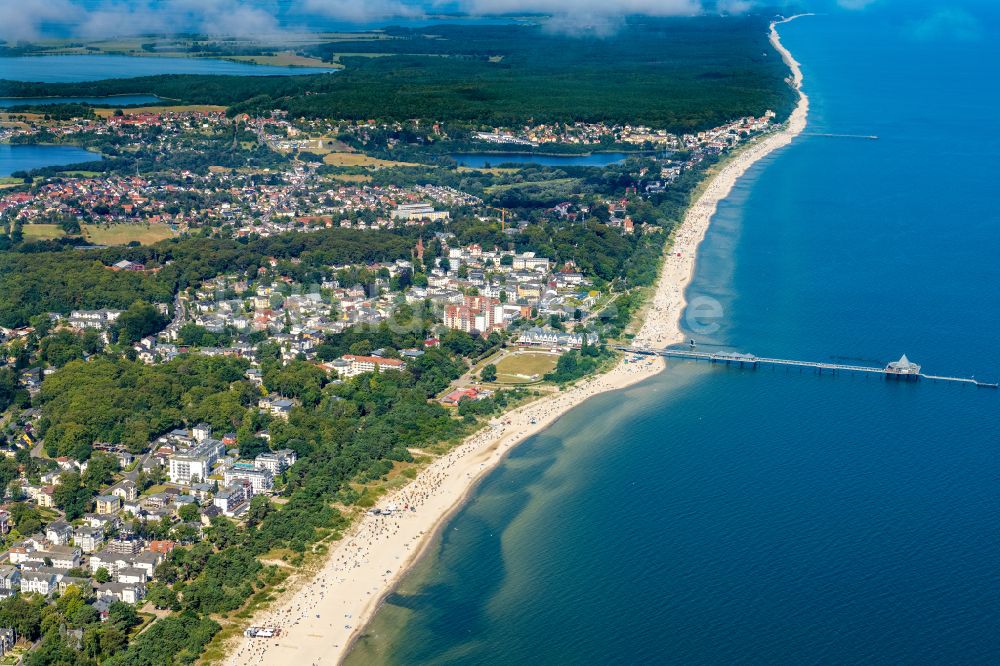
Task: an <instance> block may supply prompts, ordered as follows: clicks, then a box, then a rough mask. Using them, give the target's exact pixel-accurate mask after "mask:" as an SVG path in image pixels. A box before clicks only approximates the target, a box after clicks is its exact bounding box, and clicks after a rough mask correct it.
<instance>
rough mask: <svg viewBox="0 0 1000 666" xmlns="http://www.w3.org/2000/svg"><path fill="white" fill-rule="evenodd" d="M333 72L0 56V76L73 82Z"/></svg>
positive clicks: (217, 62)
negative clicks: (143, 77) (177, 75)
mask: <svg viewBox="0 0 1000 666" xmlns="http://www.w3.org/2000/svg"><path fill="white" fill-rule="evenodd" d="M331 72H336V70H334V69H328V68H322V67H273V66H271V65H254V64H251V63H242V62H233V61H230V60H221V59H218V58H159V57H153V56H148V57H147V56H126V55H53V56H18V57H14V58H0V79H8V80H11V81H42V82H45V83H75V82H79V81H98V80H100V79H126V78H132V77H136V76H155V75H157V74H232V75H237V76H275V75H281V76H287V75H289V74H324V73H331Z"/></svg>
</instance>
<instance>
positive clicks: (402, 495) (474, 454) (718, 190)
mask: <svg viewBox="0 0 1000 666" xmlns="http://www.w3.org/2000/svg"><path fill="white" fill-rule="evenodd" d="M792 18H795V17H792ZM786 20H791V19H786ZM771 42H772V44H773V45H774V47H775V49H776V50H777V51H778V52H779V53H780V54H781V56H782V59H783V60H784V61H785V63H786V64H787V65H788V66H789V68H790V69H791V71H792V76H791V81H792V83H793V85H794V86H795V87H796V89H798V88H799V87H800V85H801V81H802V74H801V71H800V70H799V66H798V63H797V62H796V61H795V59H794V58H792V55H791V54H790V53H789V52H788V50H787V49H785V48H784V47H783V46H782V45H781V42H780V40H779V38H778V33H777V31H776V29H775V27H774V25H772V26H771ZM808 106H809V104H808V98H807V97H806V96H805V95H804V94H802V92H801V90H799V101H798V104H797V106H796V107H795V110H794V111H793V112H792V114H791V115H790V116H789V120H788V122H787V124H786V126H785V128H783V129H782V130H780V131H777V132H774V133H772V134H769V135H767V136H766V137H764V138H763V139H761V140H759V141H757V142H756V143H755V144H753V145H751V146H749V147H747V148H746V149H744V150H743V151H742V152H740V153H739V154H738V155H737V156H735V157H733V158H732V159H730V160H729V161H727V162H726V163H725V166H724V167H723V168H722V169H721V171H719V173H718V174H716V175H715V176H714V177H713V178H712V180H711V181H710V182H709V183H708V185H707V186H706V187H705V189H704V190H703V192H702V193H701V195H700V196H699V197H698V199H697V201H696V202H695V203H694V204H693V205H692V206H691V208H690V209H689V210H688V212H687V214H686V215H685V218H684V220H683V222H682V224H681V225H680V226H679V227H678V229H677V230H676V232H675V234H674V240H673V247H672V249H671V251H670V253H669V255H668V256H667V257H666V258H665V260H664V264H663V268H662V271H661V274H660V279H659V281H658V283H657V287H656V291H655V292H654V294H653V297H652V299H651V301H650V304H649V307H648V311H647V313H646V318H645V321H644V322H643V325H642V327H641V328H640V329H639V332H638V333H637V335H636V338H635V344H636V345H641V346H647V347H665V346H667V345H670V344H674V343H677V342H682V341H683V336H682V334H681V327H680V316H681V313H682V312H683V310H684V306H685V305H686V301H685V297H684V290H685V289H686V288H687V283H688V281H689V280H690V278H691V275H692V274H693V272H694V267H695V258H696V251H697V249H698V245H699V244H700V243H701V241H702V239H703V238H704V236H705V232H706V231H707V230H708V225H709V223H710V222H711V218H712V216H713V215H714V214H715V211H716V208H717V207H718V203H719V201H721V200H722V199H724V198H725V197H726V196H727V195H728V194H729V192H730V191H731V190H732V188H733V185H734V184H735V183H736V181H737V180H738V179H739V178H740V176H742V175H743V174H744V173H746V171H747V169H749V168H750V167H751V166H752V165H753V164H754V163H755V162H757V161H758V160H760V159H762V158H764V157H765V156H767V155H768V154H770V153H771V152H773V151H775V150H777V149H778V148H781V147H783V146H786V145H788V143H790V142H791V140H792V139H793V138H794V137H795V136H796V135H797V134H798V133H800V132H801V131H802V129H803V128H804V127H805V124H806V113H807V111H808ZM664 367H665V366H664V362H663V360H662V359H660V358H655V359H644V360H642V361H641V362H638V363H624V362H623V363H619V364H618V365H617V366H615V367H614V368H613V369H612V370H610V371H608V372H606V373H604V374H602V375H599V376H596V377H593V378H590V379H588V380H585V381H582V382H580V383H578V384H577V385H576V386H574V387H572V388H570V389H568V390H565V391H562V392H559V393H557V394H554V395H552V396H550V397H546V398H543V399H540V400H538V401H536V402H533V403H531V404H528V405H525V406H523V407H521V408H519V409H517V410H514V411H512V412H509V413H507V414H505V415H503V416H502V417H500V418H498V419H496V420H495V421H494V422H493V424H492V425H491V426H490V427H488V428H485V429H483V430H481V431H480V432H478V433H477V434H475V435H473V436H472V437H471V438H469V439H468V440H467V441H465V442H464V443H463V444H461V445H460V446H458V447H456V448H455V449H454V450H452V451H451V452H449V453H448V454H447V455H444V456H442V457H440V458H438V459H437V460H435V461H434V462H433V463H431V464H430V465H429V466H428V467H427V468H426V469H425V470H424V471H423V472H421V473H420V475H419V476H418V477H417V478H416V479H415V480H414V481H413V482H412V483H410V484H409V485H407V486H406V487H405V488H402V489H400V490H398V491H396V492H395V493H392V494H391V495H389V496H387V497H385V498H383V499H382V501H381V502H380V503H379V506H380V507H386V506H388V505H389V504H395V505H396V507H397V508H398V509H400V510H399V511H397V512H396V513H394V514H393V515H392V516H391V517H386V516H372V515H366V516H365V517H364V518H363V519H361V520H360V521H359V522H358V524H357V525H356V526H355V527H354V529H353V531H352V532H351V533H350V534H349V535H347V536H345V538H344V539H343V540H341V541H340V542H338V543H337V544H336V545H335V547H333V548H332V549H331V551H330V554H329V555H328V556H327V561H326V562H325V563H324V565H323V567H322V568H321V570H320V571H319V572H318V573H317V574H316V575H315V577H313V578H312V579H311V580H309V581H308V582H306V583H305V584H304V585H302V586H301V587H300V589H298V590H296V591H295V592H294V593H290V594H288V595H287V596H286V598H284V599H281V600H279V601H277V602H275V603H274V605H273V606H272V608H270V609H268V610H267V611H266V612H263V613H260V614H259V615H258V616H257V617H255V618H254V624H256V625H267V626H278V627H281V630H282V634H281V636H280V638H279V639H277V640H267V639H247V638H243V637H241V638H240V639H239V640H238V641H235V642H234V643H233V644H232V645H230V646H229V649H228V650H227V654H228V657H227V658H226V660H225V661H224V662H223V663H224V664H226V665H227V666H242V665H243V664H264V663H266V664H294V665H295V666H313V665H318V664H337V663H340V662H341V661H342V660H343V658H344V656H345V655H346V654H347V651H348V649H349V648H350V645H351V642H352V641H353V640H354V639H355V638H356V637H357V636H358V635H359V634H360V633H361V631H363V629H364V627H365V625H366V624H367V623H368V622H369V620H371V618H372V616H373V615H374V613H375V611H376V610H377V609H378V606H379V604H380V602H381V600H382V599H383V598H384V597H385V595H386V594H388V593H389V592H390V591H391V590H392V589H393V588H394V587H395V585H396V583H397V582H398V580H399V579H400V577H401V576H402V575H403V574H404V573H405V571H406V570H407V569H408V568H409V566H410V565H411V564H412V563H413V562H414V561H415V560H416V558H417V557H419V555H420V553H421V552H422V551H423V549H424V548H425V547H426V546H427V545H428V544H429V543H430V542H431V540H432V538H433V535H434V533H435V530H436V529H437V528H438V527H439V526H440V525H441V524H442V522H443V521H444V520H445V519H446V518H447V517H448V516H449V515H451V514H452V512H453V511H454V510H455V509H456V508H457V507H459V506H461V504H462V503H463V501H464V500H465V498H466V497H467V495H468V493H469V491H470V490H471V489H472V488H473V487H474V486H475V484H476V483H477V482H478V481H479V480H480V479H481V478H482V477H483V476H484V475H485V474H486V473H488V472H489V471H490V470H492V469H493V468H494V467H496V465H497V464H499V463H500V462H501V461H502V460H503V458H504V456H505V455H506V454H507V453H508V452H509V451H510V450H511V449H512V448H513V447H515V446H516V445H517V444H519V443H520V442H522V441H524V440H525V439H527V438H528V437H530V436H532V435H534V434H536V433H538V432H540V431H541V430H543V429H544V428H546V427H547V426H549V425H550V424H551V423H553V422H554V421H555V420H556V419H558V418H559V417H560V416H562V415H563V414H564V413H566V412H567V411H569V410H570V409H572V408H573V407H575V406H577V405H579V404H580V403H582V402H583V401H585V400H587V399H588V398H590V397H592V396H594V395H597V394H599V393H604V392H606V391H614V390H618V389H622V388H625V387H627V386H630V385H632V384H635V383H637V382H640V381H642V380H644V379H647V378H649V377H651V376H653V375H655V374H657V373H658V372H660V371H661V370H662V369H663V368H664ZM404 507H410V508H413V509H415V510H403V509H404Z"/></svg>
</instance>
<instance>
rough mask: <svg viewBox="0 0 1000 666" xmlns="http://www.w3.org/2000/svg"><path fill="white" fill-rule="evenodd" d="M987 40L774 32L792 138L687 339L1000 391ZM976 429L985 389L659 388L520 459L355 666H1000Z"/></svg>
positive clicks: (674, 383)
mask: <svg viewBox="0 0 1000 666" xmlns="http://www.w3.org/2000/svg"><path fill="white" fill-rule="evenodd" d="M855 4H862V3H855ZM998 27H1000V16H998V13H997V11H996V10H994V9H990V8H989V6H988V5H986V4H985V3H983V4H971V3H969V4H956V3H947V4H945V3H916V2H914V3H909V2H908V3H901V2H896V3H892V2H889V3H875V4H870V5H868V6H867V8H865V9H862V10H859V11H855V12H847V11H831V12H828V13H826V14H824V15H821V16H813V17H807V18H803V19H799V20H797V21H795V22H793V23H790V24H788V25H785V26H782V28H781V33H782V35H783V38H784V42H785V43H786V45H787V46H788V47H789V48H790V49H791V51H792V52H793V54H794V55H795V56H796V58H797V59H798V60H799V61H801V63H802V65H803V70H804V73H805V80H806V85H805V88H806V91H807V93H808V94H809V96H810V99H811V102H812V110H811V114H810V124H809V128H808V130H807V132H808V133H809V134H811V135H804V136H802V137H800V138H799V139H797V140H796V141H795V142H794V143H793V144H792V145H791V146H789V147H788V148H786V149H783V150H782V151H780V152H778V153H776V154H774V155H773V156H772V157H770V158H769V159H767V160H766V162H765V163H761V164H759V165H757V166H756V167H755V168H754V169H753V170H752V173H750V174H749V175H748V176H747V177H746V178H744V179H743V180H742V181H741V182H740V183H739V184H738V186H737V187H736V189H735V191H734V192H733V194H732V196H730V197H729V198H728V199H727V200H726V201H725V202H724V203H723V205H722V206H721V208H720V210H719V213H718V214H717V216H716V217H715V219H714V221H713V225H712V228H711V230H710V232H709V234H708V237H707V239H706V241H705V243H704V245H703V248H702V251H701V254H700V255H699V261H698V265H697V268H696V274H695V276H694V279H693V281H692V283H691V286H690V288H689V290H688V296H689V300H690V301H691V302H692V304H697V307H693V308H691V309H689V313H688V315H687V328H688V333H689V335H690V336H692V337H694V338H696V339H697V340H698V341H699V343H700V344H701V345H702V346H703V347H704V348H706V349H713V348H715V347H713V345H718V346H719V347H724V348H729V349H738V350H741V351H747V352H753V353H756V354H758V355H769V356H779V357H787V358H801V359H813V360H830V359H838V360H844V359H856V360H857V362H858V363H873V364H875V363H878V364H882V363H885V362H886V361H889V360H893V359H895V358H898V357H899V356H900V355H901V354H903V353H906V354H907V355H908V356H909V357H910V358H911V359H913V360H915V361H917V362H919V363H921V364H922V365H923V367H924V370H925V371H926V372H931V373H936V374H943V375H960V376H970V375H976V376H977V377H979V378H982V379H989V380H992V381H996V379H997V378H998V377H1000V347H998V344H997V340H998V335H997V332H998V325H1000V288H998V286H1000V261H998V257H1000V213H998V207H997V204H996V200H995V192H996V183H997V181H998V176H1000V167H998V165H997V154H998V153H1000V135H998V133H997V132H995V131H994V130H993V125H994V120H995V117H996V113H997V111H996V109H997V108H998V106H1000V89H998V88H997V86H996V85H995V84H996V82H997V81H998V80H1000V39H998V32H1000V30H998ZM819 133H835V134H862V135H877V136H878V137H879V138H878V140H874V141H873V140H864V139H849V138H831V137H823V136H816V135H815V134H819ZM703 313H718V314H719V316H711V317H704V316H700V315H701V314H703ZM998 415H1000V393H998V392H997V391H991V390H988V389H976V388H972V387H968V386H961V385H947V384H934V383H930V382H926V381H924V382H920V383H893V382H886V381H884V380H882V379H877V378H868V379H866V378H864V377H860V376H855V377H852V376H843V375H841V376H836V377H834V376H830V375H823V376H817V375H815V374H811V373H808V372H804V373H799V372H797V371H793V372H786V371H782V370H763V369H760V370H756V371H751V370H744V371H740V370H737V369H733V368H730V369H726V368H724V367H718V366H711V365H707V364H702V365H699V364H695V363H685V362H671V363H670V365H669V368H668V371H667V372H666V373H663V374H661V375H660V376H659V377H656V378H654V379H652V380H650V381H647V382H645V383H643V384H641V385H638V386H635V387H632V388H630V389H627V390H625V391H622V392H618V393H614V394H607V395H602V396H599V397H597V398H594V399H592V400H590V401H588V402H587V403H585V404H584V405H582V406H581V407H579V408H578V409H576V410H574V411H573V412H571V413H569V414H568V415H566V416H565V417H564V418H562V419H561V420H560V421H558V422H557V423H556V424H555V425H553V426H552V427H551V428H549V429H548V430H546V431H545V432H544V433H542V434H540V435H539V436H537V437H534V438H533V439H531V440H529V441H528V442H526V443H524V444H522V445H521V446H520V447H519V448H517V449H516V450H515V451H514V452H513V453H512V455H511V456H510V458H509V459H508V460H507V461H506V462H505V463H504V464H503V465H502V466H501V467H499V468H498V469H497V470H496V471H495V472H494V473H492V474H491V475H489V477H488V478H487V479H486V480H485V481H484V482H483V483H482V484H481V486H480V487H479V488H478V489H477V491H476V492H475V494H474V495H473V497H472V498H471V500H470V501H469V502H468V504H467V505H466V506H465V507H464V508H463V509H462V510H461V511H460V512H459V513H458V514H456V516H455V517H454V518H452V519H451V520H449V521H448V522H447V523H446V524H445V525H444V526H443V530H442V534H441V537H440V538H439V539H438V540H437V542H435V544H434V546H433V547H432V548H431V551H430V552H429V554H428V556H427V557H425V558H424V559H423V560H422V561H421V562H420V563H419V564H418V565H417V567H416V568H415V569H414V570H413V571H412V573H411V574H409V575H408V576H407V577H406V578H405V579H404V581H403V582H402V584H401V586H400V587H399V589H398V590H397V591H396V593H395V594H393V595H392V596H390V597H389V598H388V600H387V602H386V604H385V605H384V606H383V608H382V610H381V611H380V612H379V613H378V615H377V616H376V618H375V620H374V622H373V623H372V625H371V626H369V627H368V630H367V633H366V636H365V637H364V638H363V639H362V641H361V642H360V643H359V644H358V646H357V647H356V648H355V651H354V652H353V653H352V655H351V657H350V659H349V662H350V663H352V664H370V663H389V664H486V663H488V664H524V663H538V664H550V663H551V664H607V663H611V664H626V663H627V664H633V663H647V664H729V663H759V664H819V663H824V664H871V663H899V664H996V663H1000V640H997V637H998V636H1000V594H998V591H1000V421H998V418H997V417H998Z"/></svg>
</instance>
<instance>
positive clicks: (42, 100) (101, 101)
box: [0, 95, 163, 109]
mask: <svg viewBox="0 0 1000 666" xmlns="http://www.w3.org/2000/svg"><path fill="white" fill-rule="evenodd" d="M162 101H163V100H162V99H160V98H159V97H156V96H155V95H113V96H110V97H0V109H7V108H10V107H12V106H25V105H29V104H30V105H32V106H38V105H49V104H97V105H102V106H129V105H132V104H157V103H159V102H162Z"/></svg>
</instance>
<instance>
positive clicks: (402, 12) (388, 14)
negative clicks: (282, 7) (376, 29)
mask: <svg viewBox="0 0 1000 666" xmlns="http://www.w3.org/2000/svg"><path fill="white" fill-rule="evenodd" d="M294 7H295V10H296V11H297V12H298V13H300V14H312V15H317V16H325V17H328V18H335V19H341V20H343V21H349V22H353V23H365V22H368V21H374V20H377V19H382V18H399V17H416V16H422V15H423V14H424V10H423V9H421V8H420V7H419V6H418V5H414V4H412V3H408V2H400V1H399V0H303V1H302V2H300V3H297V4H295V5H294Z"/></svg>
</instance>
